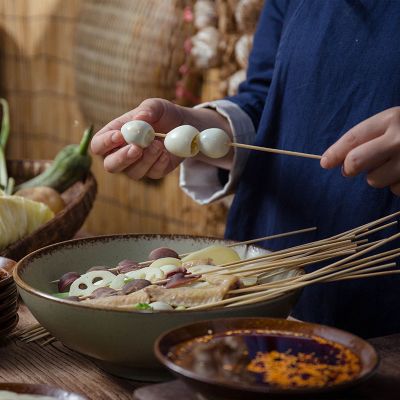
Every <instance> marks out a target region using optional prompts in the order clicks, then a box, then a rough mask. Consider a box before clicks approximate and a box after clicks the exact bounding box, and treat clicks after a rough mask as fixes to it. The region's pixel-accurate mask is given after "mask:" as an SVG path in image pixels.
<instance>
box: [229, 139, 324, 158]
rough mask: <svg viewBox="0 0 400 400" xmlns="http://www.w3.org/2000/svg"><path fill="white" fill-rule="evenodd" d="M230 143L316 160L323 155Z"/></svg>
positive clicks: (241, 146)
mask: <svg viewBox="0 0 400 400" xmlns="http://www.w3.org/2000/svg"><path fill="white" fill-rule="evenodd" d="M229 145H230V146H231V147H238V148H240V149H247V150H257V151H264V152H266V153H275V154H283V155H285V156H294V157H303V158H313V159H315V160H320V159H321V158H322V156H320V155H317V154H309V153H301V152H298V151H290V150H280V149H272V148H270V147H262V146H254V145H252V144H243V143H230V144H229Z"/></svg>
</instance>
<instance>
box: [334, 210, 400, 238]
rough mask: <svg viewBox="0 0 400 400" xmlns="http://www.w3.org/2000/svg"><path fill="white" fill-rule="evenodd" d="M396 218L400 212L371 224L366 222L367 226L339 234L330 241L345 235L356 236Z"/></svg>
mask: <svg viewBox="0 0 400 400" xmlns="http://www.w3.org/2000/svg"><path fill="white" fill-rule="evenodd" d="M398 216H400V211H396V212H394V213H393V214H390V215H386V216H385V217H382V218H379V219H377V220H375V221H372V222H368V223H367V224H364V225H361V226H358V227H357V228H353V229H350V230H348V231H346V232H343V233H339V234H338V235H335V236H332V237H331V239H334V238H339V237H341V238H343V237H346V236H347V235H357V234H358V233H360V232H363V231H366V230H368V229H369V228H371V227H372V226H376V225H379V224H381V223H383V222H386V221H390V220H391V219H393V218H396V217H398Z"/></svg>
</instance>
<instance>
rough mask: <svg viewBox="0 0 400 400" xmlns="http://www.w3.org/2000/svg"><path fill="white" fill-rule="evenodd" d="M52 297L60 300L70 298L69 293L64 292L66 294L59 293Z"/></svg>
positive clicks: (53, 294)
mask: <svg viewBox="0 0 400 400" xmlns="http://www.w3.org/2000/svg"><path fill="white" fill-rule="evenodd" d="M51 295H52V296H54V297H57V298H59V299H66V298H67V297H69V292H64V293H58V292H57V293H52V294H51Z"/></svg>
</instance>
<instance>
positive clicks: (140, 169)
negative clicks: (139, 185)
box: [124, 140, 164, 180]
mask: <svg viewBox="0 0 400 400" xmlns="http://www.w3.org/2000/svg"><path fill="white" fill-rule="evenodd" d="M163 149H164V146H163V144H162V143H161V142H160V141H159V140H155V141H154V142H153V143H152V144H151V145H150V146H149V147H148V148H147V149H146V150H145V151H144V152H143V156H142V158H141V159H140V162H138V163H135V164H132V165H130V166H128V167H127V168H125V169H124V173H125V174H126V175H128V176H129V177H130V178H132V179H135V180H138V179H141V178H143V177H144V176H145V175H146V174H147V172H148V171H149V170H150V169H151V168H152V167H153V165H154V164H155V163H156V162H157V160H158V159H159V157H160V156H161V154H162V152H163ZM160 177H161V176H160Z"/></svg>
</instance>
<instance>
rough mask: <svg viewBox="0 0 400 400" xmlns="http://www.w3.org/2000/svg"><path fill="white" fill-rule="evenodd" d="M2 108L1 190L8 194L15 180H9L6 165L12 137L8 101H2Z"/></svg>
mask: <svg viewBox="0 0 400 400" xmlns="http://www.w3.org/2000/svg"><path fill="white" fill-rule="evenodd" d="M0 104H1V107H2V112H3V115H2V119H1V127H0V190H1V189H2V190H5V191H6V193H11V192H12V190H13V186H14V179H12V178H9V177H8V174H7V165H6V155H5V151H6V145H7V141H8V137H9V135H10V112H9V108H8V103H7V100H6V99H0Z"/></svg>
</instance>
